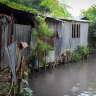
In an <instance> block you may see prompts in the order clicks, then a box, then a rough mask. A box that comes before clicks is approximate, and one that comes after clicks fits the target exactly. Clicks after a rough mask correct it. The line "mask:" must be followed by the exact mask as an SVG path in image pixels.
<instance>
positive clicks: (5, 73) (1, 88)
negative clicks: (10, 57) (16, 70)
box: [0, 68, 11, 96]
mask: <svg viewBox="0 0 96 96" xmlns="http://www.w3.org/2000/svg"><path fill="white" fill-rule="evenodd" d="M10 77H11V76H10V72H9V69H8V68H7V69H5V70H2V71H0V96H6V94H7V93H8V90H9V87H10V84H11V78H10Z"/></svg>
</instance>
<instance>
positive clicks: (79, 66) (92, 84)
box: [29, 55, 96, 96]
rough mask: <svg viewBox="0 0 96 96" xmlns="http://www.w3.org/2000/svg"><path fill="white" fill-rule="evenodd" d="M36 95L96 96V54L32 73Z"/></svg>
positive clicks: (31, 83)
mask: <svg viewBox="0 0 96 96" xmlns="http://www.w3.org/2000/svg"><path fill="white" fill-rule="evenodd" d="M29 79H30V88H31V89H32V90H33V92H34V94H35V96H96V55H91V56H89V59H88V60H84V61H80V62H78V63H68V64H63V65H60V66H58V67H56V68H54V69H50V70H46V71H44V70H43V71H40V72H36V73H34V74H32V75H30V78H29Z"/></svg>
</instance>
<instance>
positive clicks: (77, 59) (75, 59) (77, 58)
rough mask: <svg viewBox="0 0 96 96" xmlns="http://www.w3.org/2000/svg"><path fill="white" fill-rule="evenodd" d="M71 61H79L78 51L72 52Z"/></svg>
mask: <svg viewBox="0 0 96 96" xmlns="http://www.w3.org/2000/svg"><path fill="white" fill-rule="evenodd" d="M71 61H72V62H78V61H80V56H79V54H78V53H74V55H73V57H72V59H71Z"/></svg>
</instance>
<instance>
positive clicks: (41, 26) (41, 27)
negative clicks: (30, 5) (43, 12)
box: [34, 16, 53, 39]
mask: <svg viewBox="0 0 96 96" xmlns="http://www.w3.org/2000/svg"><path fill="white" fill-rule="evenodd" d="M35 25H37V28H36V30H35V32H34V33H35V36H36V35H37V37H39V38H40V39H41V38H46V39H47V38H50V36H51V35H52V34H53V32H52V31H53V30H52V29H50V28H48V25H47V24H46V22H45V18H44V17H40V16H36V17H35ZM36 33H37V34H36Z"/></svg>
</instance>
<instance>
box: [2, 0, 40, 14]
mask: <svg viewBox="0 0 96 96" xmlns="http://www.w3.org/2000/svg"><path fill="white" fill-rule="evenodd" d="M16 1H17V0H16ZM18 1H19V0H18ZM0 3H3V4H6V5H8V6H11V7H14V8H18V9H22V10H24V11H26V12H32V13H34V14H35V15H40V12H39V11H36V10H35V9H33V8H29V7H26V6H25V5H23V4H16V3H14V2H10V1H9V0H0Z"/></svg>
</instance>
